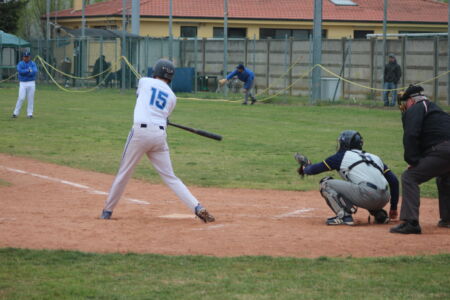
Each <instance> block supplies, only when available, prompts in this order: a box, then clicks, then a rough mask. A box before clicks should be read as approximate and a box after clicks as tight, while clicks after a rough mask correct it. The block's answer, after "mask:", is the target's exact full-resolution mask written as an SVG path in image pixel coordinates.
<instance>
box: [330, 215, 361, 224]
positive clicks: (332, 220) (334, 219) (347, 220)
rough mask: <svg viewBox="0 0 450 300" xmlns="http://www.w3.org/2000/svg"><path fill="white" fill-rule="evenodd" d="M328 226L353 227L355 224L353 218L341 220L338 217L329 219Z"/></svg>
mask: <svg viewBox="0 0 450 300" xmlns="http://www.w3.org/2000/svg"><path fill="white" fill-rule="evenodd" d="M326 224H327V225H349V226H352V225H354V224H355V223H354V222H353V217H352V216H345V217H343V218H339V217H338V216H336V217H333V218H329V219H327V222H326Z"/></svg>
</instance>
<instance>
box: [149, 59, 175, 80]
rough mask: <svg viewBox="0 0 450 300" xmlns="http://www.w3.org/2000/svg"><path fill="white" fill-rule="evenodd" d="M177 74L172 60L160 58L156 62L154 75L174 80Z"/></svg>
mask: <svg viewBox="0 0 450 300" xmlns="http://www.w3.org/2000/svg"><path fill="white" fill-rule="evenodd" d="M174 74H175V66H174V65H173V63H172V62H171V61H170V60H167V59H160V60H158V61H157V62H156V63H155V66H154V67H153V77H159V78H164V79H167V80H169V83H170V82H171V81H172V78H173V76H174Z"/></svg>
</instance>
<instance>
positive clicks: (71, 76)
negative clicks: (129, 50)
mask: <svg viewBox="0 0 450 300" xmlns="http://www.w3.org/2000/svg"><path fill="white" fill-rule="evenodd" d="M36 58H37V59H38V60H39V61H40V62H41V63H42V65H44V64H45V65H47V66H48V67H50V68H52V69H53V70H55V71H56V72H58V73H60V74H62V75H64V76H66V77H69V78H72V79H80V80H85V79H92V78H96V77H99V76H101V75H103V74H105V73H107V72H110V71H111V70H112V64H111V66H109V68H107V69H106V70H104V71H103V72H101V73H98V74H95V75H92V76H87V77H78V76H73V75H71V74H67V73H64V72H63V71H61V70H58V69H57V68H55V67H54V66H52V65H51V64H49V63H48V62H46V61H45V60H44V59H43V58H42V57H40V56H39V55H37V56H36Z"/></svg>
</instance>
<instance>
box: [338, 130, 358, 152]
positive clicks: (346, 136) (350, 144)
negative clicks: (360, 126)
mask: <svg viewBox="0 0 450 300" xmlns="http://www.w3.org/2000/svg"><path fill="white" fill-rule="evenodd" d="M363 144H364V142H363V138H362V136H361V134H359V132H357V131H355V130H345V131H342V132H341V134H340V135H339V138H338V151H345V150H351V149H358V150H362V146H363Z"/></svg>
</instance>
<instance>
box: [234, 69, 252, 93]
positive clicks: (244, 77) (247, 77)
mask: <svg viewBox="0 0 450 300" xmlns="http://www.w3.org/2000/svg"><path fill="white" fill-rule="evenodd" d="M236 75H237V77H238V78H239V80H240V81H243V82H245V84H244V89H246V90H248V89H250V88H251V87H252V83H253V80H255V74H254V73H253V72H252V71H251V70H250V69H247V68H244V71H243V72H242V73H241V72H239V71H238V70H237V69H236V70H234V71H233V72H231V73H230V74H228V76H227V80H230V79H231V78H233V77H234V76H236Z"/></svg>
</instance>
